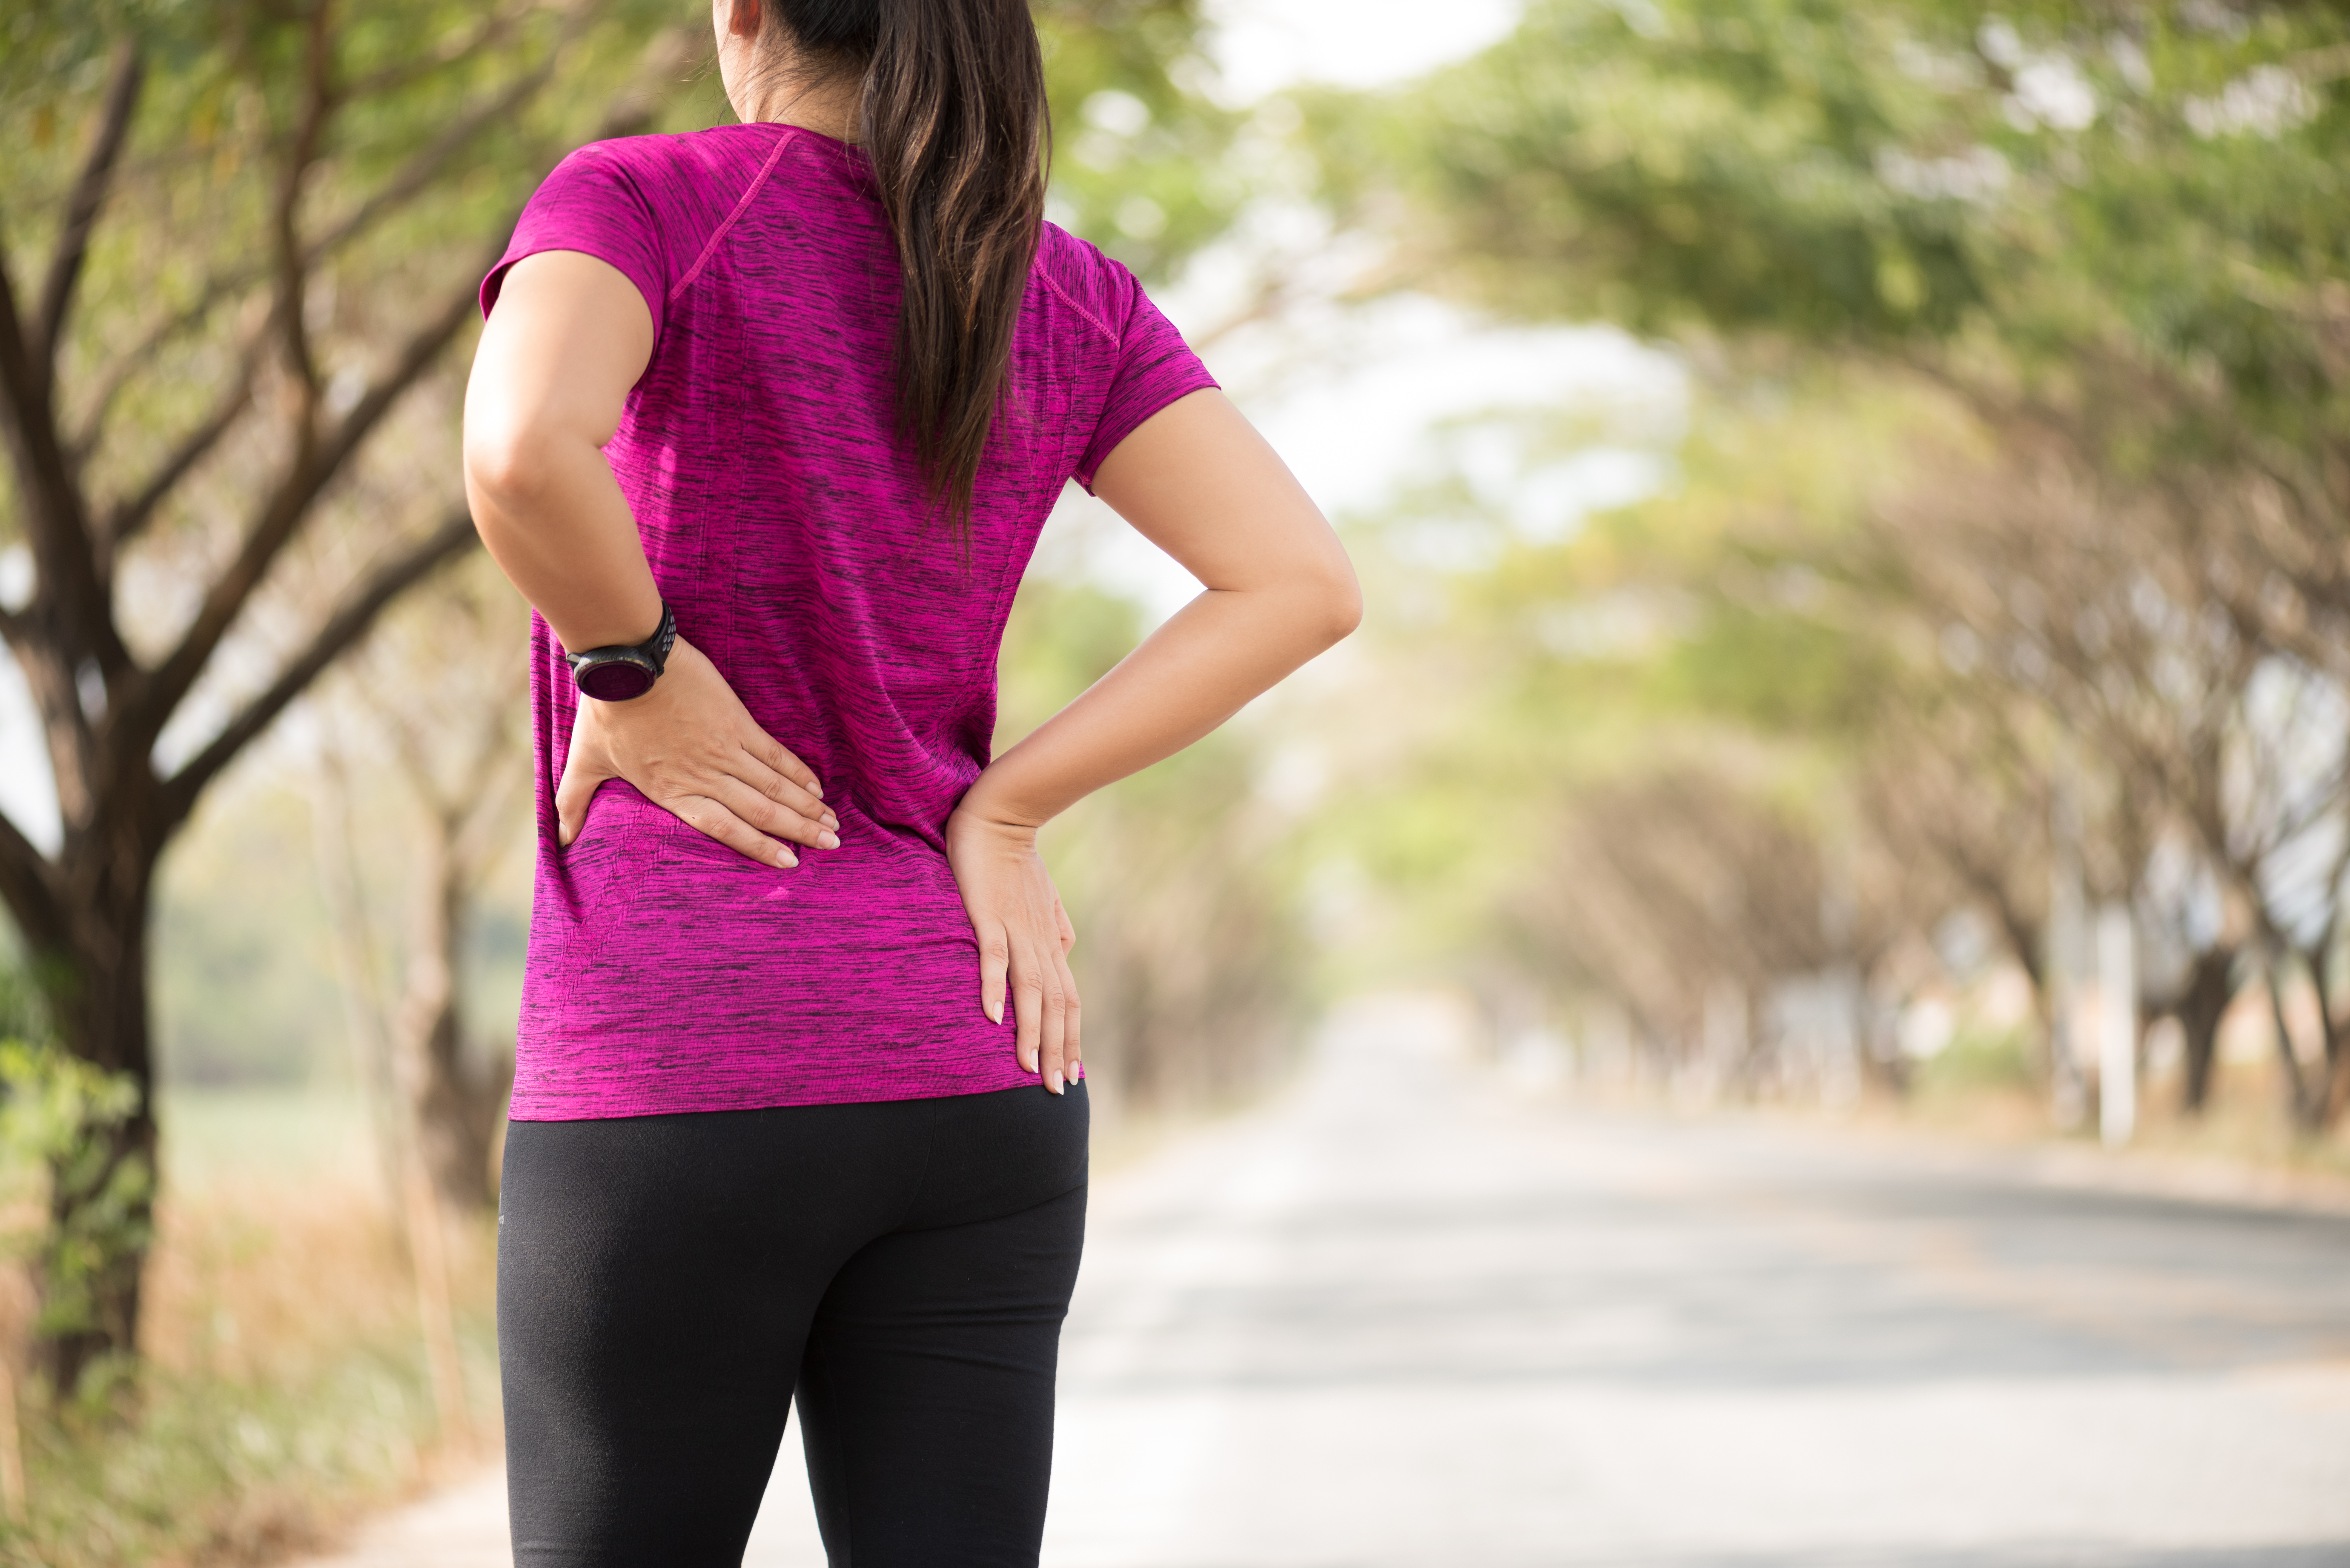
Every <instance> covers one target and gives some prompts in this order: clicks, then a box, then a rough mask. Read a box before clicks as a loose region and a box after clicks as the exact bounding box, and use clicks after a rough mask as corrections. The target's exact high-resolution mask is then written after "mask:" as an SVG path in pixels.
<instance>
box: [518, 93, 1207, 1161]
mask: <svg viewBox="0 0 2350 1568" xmlns="http://www.w3.org/2000/svg"><path fill="white" fill-rule="evenodd" d="M553 250H564V251H580V252H585V253H586V254H588V255H592V256H596V257H598V258H599V259H600V260H603V261H606V262H608V263H610V264H611V265H613V266H614V267H617V268H618V269H619V271H620V272H622V273H624V274H626V275H628V277H629V279H630V280H631V281H633V282H634V283H635V284H636V286H637V287H638V288H639V290H641V291H642V292H643V294H644V296H645V303H646V305H647V306H649V307H650V309H651V311H652V319H653V330H654V341H653V353H652V360H651V362H650V364H649V365H648V366H647V367H646V369H645V373H644V376H643V379H640V380H639V381H638V383H637V384H636V386H635V387H634V388H633V389H631V390H630V392H629V399H628V403H627V406H626V409H625V410H624V411H623V413H622V415H621V418H620V424H619V431H617V432H616V433H615V434H614V436H613V437H612V440H611V441H610V442H609V443H608V445H607V446H606V447H605V448H604V455H605V458H606V459H607V460H608V462H610V463H611V465H612V472H613V473H614V474H615V475H616V476H617V477H618V479H619V484H620V490H621V493H623V494H624V495H626V496H627V498H628V502H629V508H630V509H631V511H632V512H633V513H634V514H635V515H636V520H637V527H638V530H639V533H640V534H641V535H643V537H644V544H645V554H646V555H647V556H648V557H650V560H651V562H652V569H653V576H654V579H655V580H656V581H657V582H658V583H659V584H660V591H661V594H662V596H663V597H665V598H666V599H667V600H668V601H669V603H670V606H671V608H672V609H674V610H675V612H676V615H677V624H678V630H679V632H680V634H681V636H683V637H684V638H685V639H687V640H689V641H691V643H692V644H693V645H694V646H695V647H696V648H699V649H702V651H703V652H704V653H706V654H708V655H709V656H710V659H712V662H713V663H715V664H716V665H717V667H718V668H719V670H721V671H722V672H723V673H724V675H725V677H726V679H727V681H728V682H729V683H730V684H731V685H732V686H733V688H734V690H735V691H736V692H737V693H739V694H740V695H741V697H742V699H743V703H744V705H745V706H746V707H748V708H749V710H750V712H751V716H752V717H753V718H754V720H756V721H757V722H758V723H759V724H760V725H761V727H763V728H764V729H765V730H766V732H768V733H769V734H771V735H773V736H775V738H776V739H777V740H778V741H781V742H783V743H784V744H785V745H786V746H788V747H790V748H791V749H792V751H794V752H795V753H797V754H798V755H799V756H800V757H801V758H802V759H803V760H804V761H806V763H807V765H808V766H809V767H810V768H812V769H813V770H815V773H816V777H817V778H818V779H820V780H821V781H823V784H824V792H825V794H824V798H825V802H826V804H827V805H830V806H831V807H832V808H833V810H834V811H835V812H836V813H837V814H838V815H839V817H840V847H839V848H837V849H831V850H824V849H806V848H803V849H800V850H799V851H798V852H797V853H798V855H799V861H800V863H799V866H798V867H797V868H796V869H795V870H789V871H785V870H779V869H777V868H776V867H772V866H759V865H755V864H754V863H753V862H751V861H750V860H747V859H745V858H743V857H742V856H740V855H738V854H736V853H735V852H734V851H733V850H732V849H729V848H727V847H725V846H723V845H721V844H719V843H718V842H717V841H716V840H714V839H711V838H708V837H705V836H702V834H700V833H698V832H696V831H694V829H692V828H691V827H689V826H686V825H685V824H684V823H682V822H680V821H679V820H677V818H675V817H673V816H671V815H670V814H669V813H668V812H667V811H664V810H663V809H661V808H660V806H658V805H653V804H652V803H651V802H650V801H648V800H646V799H645V798H644V796H642V795H641V794H638V793H637V791H636V790H635V789H634V788H632V787H631V786H629V784H625V783H621V782H619V781H618V780H613V781H609V782H608V783H606V784H604V785H603V786H602V787H601V788H600V789H598V791H597V794H596V798H595V801H594V803H593V804H592V805H590V806H589V808H588V812H587V825H586V826H585V827H584V828H583V830H582V831H581V833H580V835H579V837H578V838H577V841H575V842H574V843H573V844H572V845H571V846H570V847H569V848H563V847H560V846H557V844H556V827H555V804H554V803H555V784H556V779H557V778H559V777H560V776H561V774H562V771H563V759H564V753H565V752H566V750H567V747H568V745H569V742H570V736H571V721H572V713H573V708H574V703H575V700H576V699H575V695H574V691H573V688H572V684H571V678H570V672H569V670H567V668H566V667H565V666H564V664H563V663H562V660H561V650H560V649H558V648H557V646H556V641H555V639H554V637H553V636H552V635H551V634H550V633H549V631H548V630H547V628H546V623H545V622H544V621H541V620H538V619H536V618H534V619H533V622H532V628H531V649H532V676H531V716H532V721H533V724H534V726H535V731H536V769H537V791H538V867H537V885H536V895H535V898H534V901H533V905H532V909H531V930H530V956H529V960H528V963H527V966H526V970H525V979H524V983H523V1000H522V1017H521V1027H520V1030H519V1036H518V1038H517V1040H516V1042H515V1088H514V1107H513V1115H514V1116H515V1118H516V1119H517V1120H522V1121H568V1120H579V1119H585V1118H589V1117H598V1116H643V1115H650V1114H655V1113H662V1112H672V1111H700V1110H733V1109H748V1108H752V1107H755V1106H788V1105H814V1104H828V1103H837V1102H845V1101H856V1100H903V1099H922V1098H930V1097H934V1096H944V1095H964V1094H977V1093H983V1092H985V1091H988V1090H994V1089H1005V1088H1012V1087H1015V1086H1018V1085H1033V1084H1035V1083H1036V1082H1037V1079H1036V1077H1035V1075H1033V1074H1029V1073H1025V1072H1023V1071H1022V1070H1021V1068H1020V1064H1019V1062H1018V1061H1017V1059H1016V1058H1014V1055H1013V1050H1012V1045H1013V1025H1012V1022H1011V1020H1010V1018H1009V1017H1007V1018H1006V1020H1005V1022H1004V1023H1002V1024H993V1023H989V1022H988V1021H987V1017H986V1015H985V1014H984V1013H983V1012H981V1011H980V1005H979V961H978V952H977V944H976V942H975V941H974V940H973V937H972V928H971V921H970V919H969V918H968V917H967V916H966V915H965V914H964V913H963V908H962V898H961V896H960V895H959V894H958V893H957V892H956V889H955V881H954V877H953V875H952V874H951V872H950V870H949V869H948V866H947V857H946V852H945V831H946V822H947V815H948V814H949V813H950V812H951V810H952V809H953V808H954V805H955V802H956V801H957V800H959V799H960V798H961V797H962V793H963V791H964V790H966V789H968V788H969V787H970V786H971V784H972V780H973V779H975V778H977V777H978V776H979V772H980V770H981V769H982V768H983V767H984V766H985V765H986V763H987V761H988V755H989V750H988V748H989V740H990V736H991V733H992V732H993V728H994V722H995V656H996V649H997V645H998V644H999V643H1000V642H1001V640H1002V639H1003V622H1004V617H1005V615H1006V613H1007V612H1008V610H1009V609H1010V607H1011V604H1012V595H1013V590H1014V588H1015V587H1017V586H1018V584H1019V581H1020V574H1021V572H1022V570H1023V569H1024V567H1025V566H1026V565H1027V561H1028V556H1029V554H1030V552H1031V551H1032V550H1033V549H1034V548H1035V543H1036V535H1037V532H1038V530H1039V529H1040V528H1042V526H1043V525H1044V522H1045V514H1047V513H1048V512H1050V511H1051V510H1052V507H1053V503H1054V500H1055V497H1057V496H1058V495H1059V494H1060V493H1061V489H1062V486H1063V484H1064V483H1066V481H1067V480H1069V479H1070V478H1072V477H1075V478H1076V479H1077V480H1078V481H1079V482H1081V483H1086V484H1088V485H1090V484H1091V483H1092V481H1093V476H1094V471H1095V470H1096V468H1097V467H1098V466H1099V464H1100V463H1101V461H1102V459H1103V458H1104V457H1106V456H1107V454H1108V453H1109V452H1110V450H1111V449H1112V448H1114V447H1115V446H1117V445H1118V442H1119V441H1122V440H1124V439H1125V438H1126V437H1127V436H1128V434H1129V433H1131V432H1132V431H1133V430H1134V428H1135V427H1136V426H1137V425H1139V424H1140V423H1141V422H1142V421H1144V420H1146V419H1148V418H1149V417H1150V416H1151V415H1152V414H1153V413H1156V412H1157V411H1158V410H1160V409H1161V408H1164V407H1165V406H1166V405H1167V404H1169V403H1170V402H1172V401H1174V400H1176V399H1178V398H1180V397H1182V396H1184V395H1185V394H1187V393H1190V392H1193V391H1196V390H1199V389H1201V388H1204V387H1211V386H1213V385H1214V384H1215V383H1214V382H1213V381H1212V380H1211V379H1210V378H1209V376H1208V373H1207V371H1206V370H1205V369H1203V368H1202V367H1201V364H1200V361H1199V359H1198V358H1197V357H1196V356H1194V355H1193V354H1192V353H1191V350H1190V349H1189V348H1186V347H1185V345H1184V343H1183V340H1182V338H1181V337H1180V335H1179V334H1178V333H1177V332H1176V331H1175V329H1174V327H1171V326H1170V325H1169V323H1168V321H1167V319H1166V317H1163V316H1161V315H1160V314H1159V312H1158V310H1157V309H1155V308H1154V307H1153V306H1151V304H1150V302H1149V300H1148V299H1146V298H1145V297H1144V296H1143V293H1142V289H1141V287H1140V286H1139V285H1138V284H1137V283H1136V282H1135V280H1134V277H1133V275H1131V274H1129V273H1128V271H1127V270H1126V269H1125V268H1124V267H1122V266H1120V265H1118V263H1116V262H1114V261H1111V260H1110V259H1108V258H1107V256H1104V255H1103V254H1101V253H1100V252H1099V251H1097V250H1096V249H1095V248H1094V247H1093V246H1091V245H1089V244H1086V243H1084V242H1083V241H1081V240H1077V239H1075V238H1072V237H1071V236H1070V235H1068V234H1065V233H1064V232H1062V231H1061V230H1060V229H1058V228H1056V227H1055V226H1054V225H1052V224H1050V223H1047V224H1045V228H1044V233H1043V236H1042V241H1041V243H1040V244H1039V246H1038V249H1037V254H1036V262H1035V268H1034V269H1033V270H1032V271H1031V273H1030V274H1029V280H1028V288H1027V293H1026V295H1025V296H1024V299H1023V300H1022V302H1021V307H1020V322H1019V328H1018V331H1017V334H1016V335H1015V337H1014V343H1013V348H1012V360H1011V368H1010V372H1009V376H1008V379H1007V381H1006V391H1005V396H1004V399H1003V403H1002V404H1001V406H1000V408H999V410H998V412H997V415H996V419H995V424H994V430H993V435H992V436H991V438H990V441H989V445H988V449H987V453H986V458H985V461H984V462H983V463H982V465H981V467H980V470H979V478H978V483H977V487H976V491H975V493H974V499H973V505H972V519H971V531H970V543H969V550H968V553H967V554H966V553H965V552H964V551H962V550H961V549H959V548H958V546H957V543H956V541H955V539H954V537H953V535H951V533H950V532H949V531H948V530H947V528H946V526H945V524H943V522H942V521H941V519H939V518H938V517H937V516H936V515H935V514H933V515H931V517H930V519H929V520H928V522H927V523H926V522H925V515H924V514H925V508H924V504H923V487H922V483H921V477H920V471H919V469H918V467H917V465H916V463H915V462H914V460H913V457H912V454H911V452H910V448H909V447H908V446H907V444H906V443H904V442H903V441H899V439H898V437H897V436H896V434H895V433H894V429H895V427H894V413H893V402H892V397H893V378H892V372H891V355H892V344H893V342H894V334H895V331H896V323H897V311H898V297H899V275H898V261H897V250H896V246H895V244H894V243H893V242H892V240H891V238H890V234H889V223H888V220H887V219H886V217H885V216H884V214H883V213H882V209H881V204H880V201H879V194H878V192H876V190H875V187H874V184H873V179H872V175H871V171H870V167H869V165H868V163H867V161H866V160H865V159H864V157H863V155H862V154H860V153H859V152H858V151H856V150H855V149H854V148H852V147H849V146H847V144H845V143H842V142H839V141H835V140H832V139H830V138H828V137H825V136H821V135H818V134H816V133H815V132H813V131H808V130H799V129H797V128H794V127H786V126H778V125H736V126H727V127H723V128H721V129H718V130H704V131H700V132H697V133H695V134H693V135H691V136H644V137H633V138H629V139H627V140H619V141H607V142H600V143H598V144H597V145H594V146H591V147H585V148H582V149H580V150H579V151H577V152H575V153H573V154H572V155H571V156H570V157H569V158H567V159H566V160H565V161H563V163H562V164H561V165H560V166H559V167H558V168H556V171H555V172H554V173H552V174H550V175H548V176H547V179H546V183H545V184H544V185H542V186H540V187H539V190H538V193H537V194H536V196H534V197H533V198H532V199H531V202H530V204H529V206H528V207H527V208H525V210H524V213H523V216H522V221H521V223H520V224H519V225H518V226H517V227H516V229H515V236H514V243H513V244H511V245H509V246H508V247H507V249H506V253H505V255H504V258H502V259H501V260H500V262H499V263H498V266H497V268H496V270H494V271H493V272H492V273H491V274H490V275H489V277H488V278H487V279H486V280H484V283H483V285H482V308H483V310H484V313H487V312H488V311H489V310H490V309H492V308H493V307H494V306H495V304H496V302H497V295H498V286H499V284H500V282H501V280H502V279H503V278H504V273H505V269H506V268H507V267H508V266H510V265H513V264H514V263H515V262H516V261H519V260H521V259H522V258H523V257H525V256H527V255H531V254H535V253H537V252H540V251H553Z"/></svg>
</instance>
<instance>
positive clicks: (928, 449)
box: [769, 0, 1051, 533]
mask: <svg viewBox="0 0 2350 1568" xmlns="http://www.w3.org/2000/svg"><path fill="white" fill-rule="evenodd" d="M769 3H770V4H771V5H774V6H775V10H776V12H777V13H778V14H779V17H780V20H781V21H782V22H783V24H784V26H785V29H786V30H787V31H788V32H789V33H790V34H791V35H792V36H793V39H794V41H795V43H796V44H797V45H798V47H800V48H801V50H803V51H804V52H805V53H806V55H807V56H808V57H809V63H810V64H811V66H814V67H819V68H822V67H835V68H841V69H854V68H858V67H862V69H863V71H864V78H865V85H864V92H863V96H862V102H861V105H860V108H859V111H858V119H859V132H858V134H859V136H860V137H861V139H862V140H863V142H864V147H865V151H866V153H867V155H868V157H870V158H871V159H872V161H873V172H874V174H875V176H876V177H877V179H878V180H879V183H880V188H881V204H882V207H883V209H884V210H885V211H886V212H887V213H889V228H890V231H891V233H892V234H895V236H896V238H897V242H898V266H899V275H900V276H901V278H902V280H903V283H904V296H903V299H902V302H901V303H900V305H899V310H898V340H897V374H898V406H897V416H898V428H899V433H900V434H901V435H902V436H904V437H905V438H906V439H908V440H909V441H910V442H911V443H912V445H913V448H914V452H915V455H916V456H917V458H918V459H919V460H920V463H921V468H922V473H923V476H924V479H925V481H926V483H928V485H929V489H930V499H931V504H933V505H943V506H944V508H945V510H946V514H947V517H948V520H949V524H950V526H951V527H952V528H954V529H955V531H956V532H958V533H961V532H962V530H963V529H964V528H966V527H967V526H968V525H969V522H970V517H971V507H972V484H973V483H974V481H975V480H976V478H977V476H978V472H979V463H980V458H981V456H982V455H983V453H984V452H985V451H986V448H987V434H988V431H989V428H990V427H991V426H992V425H993V422H994V417H995V408H996V403H997V401H998V399H999V397H1000V395H1001V393H1002V389H1003V377H1004V371H1005V368H1006V367H1007V366H1008V365H1009V363H1010V361H1011V358H1012V335H1013V331H1014V327H1016V326H1017V325H1018V323H1019V319H1020V302H1021V298H1022V296H1024V293H1025V292H1026V289H1027V285H1028V271H1029V268H1030V266H1031V265H1034V263H1035V255H1036V242H1037V238H1038V234H1039V231H1040V229H1041V226H1042V224H1043V223H1044V218H1045V159H1046V157H1047V154H1048V151H1049V147H1050V138H1051V125H1050V118H1049V110H1048V109H1047V108H1046V105H1045V59H1044V53H1043V50H1042V49H1041V48H1040V47H1038V44H1037V41H1036V25H1035V21H1034V19H1033V18H1032V17H1031V16H1029V14H1028V5H1027V0H769Z"/></svg>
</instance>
